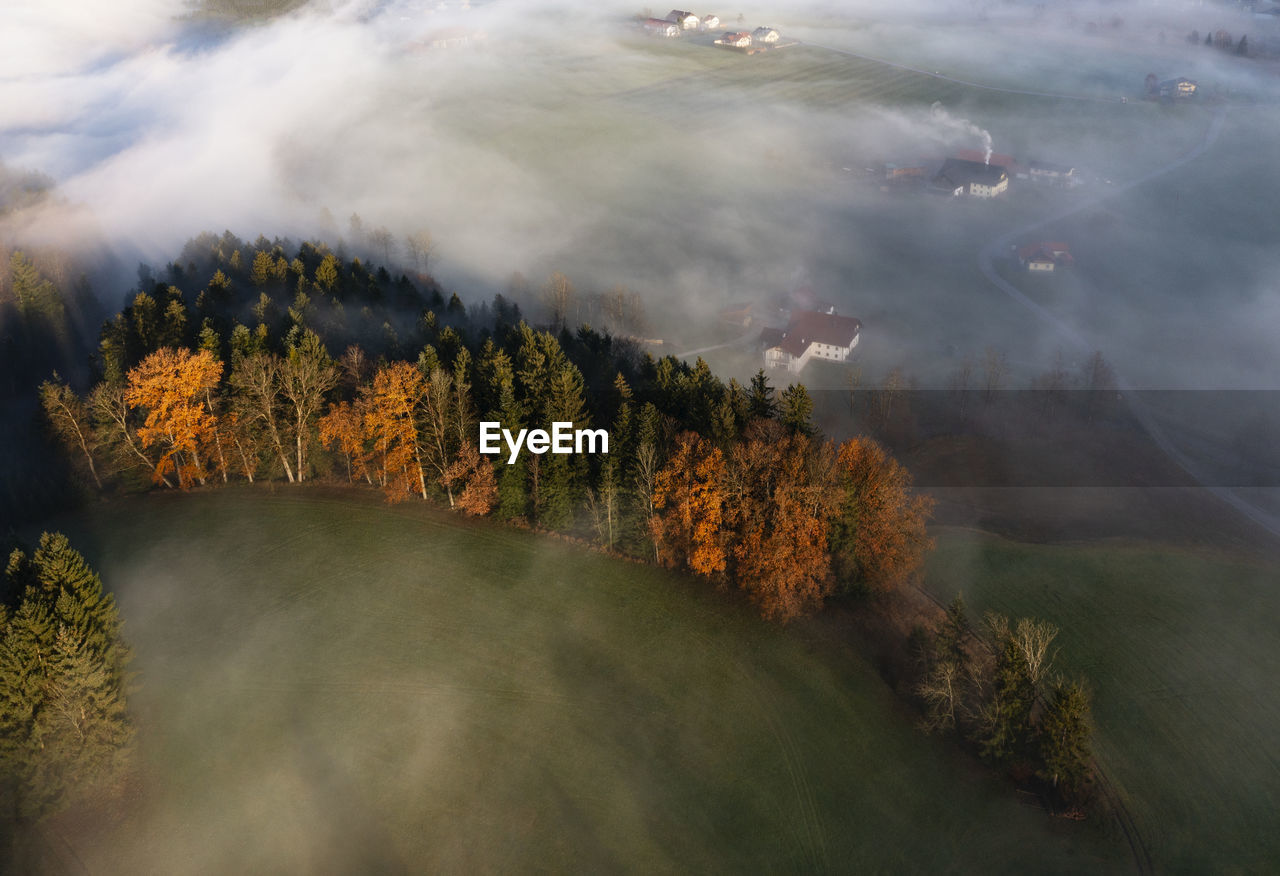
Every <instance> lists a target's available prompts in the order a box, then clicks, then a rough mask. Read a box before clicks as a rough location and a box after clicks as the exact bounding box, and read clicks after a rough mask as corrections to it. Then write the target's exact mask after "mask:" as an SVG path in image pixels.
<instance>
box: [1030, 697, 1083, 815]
mask: <svg viewBox="0 0 1280 876" xmlns="http://www.w3.org/2000/svg"><path fill="white" fill-rule="evenodd" d="M1090 734H1091V730H1090V726H1089V695H1088V693H1086V691H1085V689H1084V686H1083V685H1081V684H1079V683H1078V682H1074V681H1058V682H1056V683H1055V684H1054V685H1053V687H1052V689H1051V691H1050V695H1049V701H1048V703H1047V704H1046V706H1045V710H1044V716H1043V717H1042V718H1041V720H1040V732H1039V746H1040V760H1041V762H1042V766H1041V768H1040V772H1039V775H1040V778H1042V779H1044V780H1045V781H1047V782H1049V783H1050V784H1052V785H1053V787H1054V788H1055V789H1057V791H1058V793H1060V794H1061V795H1062V797H1063V799H1065V800H1067V801H1068V802H1072V803H1075V802H1080V799H1081V798H1082V797H1083V796H1084V794H1085V792H1086V791H1087V788H1088V783H1089V777H1090V762H1091V760H1092V752H1091V751H1090V745H1089V737H1090Z"/></svg>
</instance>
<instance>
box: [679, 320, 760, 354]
mask: <svg viewBox="0 0 1280 876" xmlns="http://www.w3.org/2000/svg"><path fill="white" fill-rule="evenodd" d="M758 334H760V329H759V327H756V328H749V329H747V332H746V334H744V335H741V336H740V337H736V338H734V339H733V340H731V341H725V342H724V343H723V344H712V345H711V346H710V347H698V349H696V350H685V351H684V352H683V353H672V354H671V355H672V356H675V357H676V358H677V359H687V358H689V357H690V356H700V355H702V354H703V353H710V352H711V351H712V350H723V349H725V348H726V347H736V346H738V345H739V344H745V343H746V342H747V341H749V340H751V339H752V338H753V337H755V336H756V335H758Z"/></svg>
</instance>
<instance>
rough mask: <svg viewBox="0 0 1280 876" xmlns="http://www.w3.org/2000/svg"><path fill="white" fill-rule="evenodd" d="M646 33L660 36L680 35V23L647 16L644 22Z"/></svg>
mask: <svg viewBox="0 0 1280 876" xmlns="http://www.w3.org/2000/svg"><path fill="white" fill-rule="evenodd" d="M644 29H645V32H646V33H649V34H652V35H653V36H660V37H678V36H680V25H678V24H676V23H674V22H671V21H664V20H663V19H661V18H647V19H645V22H644Z"/></svg>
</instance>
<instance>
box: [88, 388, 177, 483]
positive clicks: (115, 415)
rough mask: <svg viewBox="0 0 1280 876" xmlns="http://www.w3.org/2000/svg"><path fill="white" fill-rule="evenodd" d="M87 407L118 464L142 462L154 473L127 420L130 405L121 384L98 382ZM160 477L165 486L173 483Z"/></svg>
mask: <svg viewBox="0 0 1280 876" xmlns="http://www.w3.org/2000/svg"><path fill="white" fill-rule="evenodd" d="M89 407H90V408H91V409H92V410H93V418H94V421H95V423H96V424H97V426H98V428H99V429H100V430H101V431H100V433H99V434H101V435H102V443H103V444H105V445H106V446H107V447H109V448H111V449H112V450H113V451H114V454H115V456H116V458H117V459H118V460H119V461H120V463H121V464H123V465H125V466H126V467H132V466H136V465H137V464H138V463H139V462H141V463H142V465H144V466H145V467H146V469H147V470H148V471H150V472H155V470H156V464H155V462H153V461H152V460H151V457H149V456H147V455H146V454H145V453H143V452H142V450H141V449H140V448H139V446H138V441H137V435H136V432H135V428H134V426H133V424H132V423H131V422H130V421H129V406H128V404H126V402H125V400H124V385H123V384H113V383H107V382H103V383H99V384H98V385H97V386H96V387H94V389H93V392H91V393H89ZM160 480H161V482H162V483H163V484H164V485H165V486H166V487H172V486H173V483H172V482H171V481H170V480H169V478H168V476H167V475H163V476H161V478H160Z"/></svg>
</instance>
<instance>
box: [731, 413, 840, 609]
mask: <svg viewBox="0 0 1280 876" xmlns="http://www.w3.org/2000/svg"><path fill="white" fill-rule="evenodd" d="M823 452H824V450H823V448H822V447H815V446H814V445H813V442H812V441H811V440H810V439H809V438H807V437H806V436H805V435H803V434H789V433H788V432H787V431H786V430H785V429H783V428H782V427H781V426H780V425H779V424H778V423H777V422H776V421H772V420H770V421H763V420H761V421H757V422H756V423H754V424H753V425H752V426H751V427H750V429H749V430H748V433H747V435H746V436H744V439H743V440H742V441H741V442H739V443H738V444H736V445H735V446H734V449H733V453H732V457H731V459H730V461H729V478H728V480H729V484H730V496H731V501H730V502H729V503H728V513H727V517H728V522H729V526H730V528H731V530H732V545H733V547H732V556H733V560H734V566H733V574H734V578H735V579H736V581H737V582H738V586H740V587H742V588H743V589H744V590H746V591H747V592H748V593H750V594H751V597H752V599H753V600H755V602H756V603H757V604H758V605H759V606H760V611H761V613H762V614H763V615H764V616H765V617H766V618H772V619H777V620H782V621H787V620H791V619H792V618H795V617H799V616H800V615H803V614H808V613H811V612H813V611H816V610H818V609H819V608H821V607H822V603H823V601H824V600H825V599H826V598H827V596H829V595H830V594H831V591H832V590H833V578H832V575H831V562H830V559H829V557H828V554H827V521H828V518H829V516H830V514H831V511H832V509H833V508H834V506H835V493H834V491H833V489H832V485H831V484H830V483H828V482H827V481H826V479H825V478H824V477H823V476H822V475H823V472H824V471H825V469H824V468H823V467H822V466H818V465H815V464H814V462H815V459H816V458H817V457H818V456H819V455H820V454H822V453H823Z"/></svg>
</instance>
